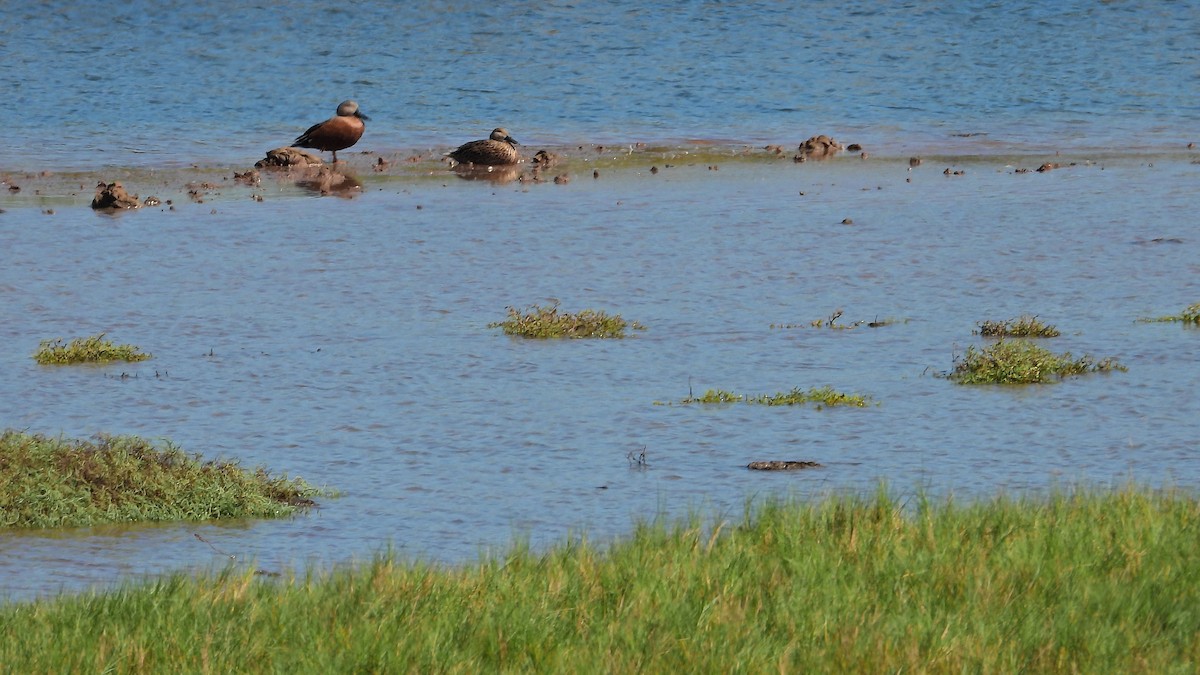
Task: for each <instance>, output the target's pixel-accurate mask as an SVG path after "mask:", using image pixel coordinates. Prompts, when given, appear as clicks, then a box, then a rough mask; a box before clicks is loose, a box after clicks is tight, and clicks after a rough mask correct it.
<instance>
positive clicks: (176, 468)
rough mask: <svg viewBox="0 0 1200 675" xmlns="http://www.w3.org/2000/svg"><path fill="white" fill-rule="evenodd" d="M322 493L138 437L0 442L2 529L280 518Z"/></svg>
mask: <svg viewBox="0 0 1200 675" xmlns="http://www.w3.org/2000/svg"><path fill="white" fill-rule="evenodd" d="M318 492H319V491H318V490H317V489H316V488H314V487H312V486H310V485H308V484H307V483H305V482H304V481H303V480H301V479H299V478H297V479H294V480H289V479H288V478H287V477H286V476H283V477H272V476H270V475H268V474H267V472H266V470H264V469H262V468H259V469H256V470H254V471H248V470H245V469H242V468H241V467H239V466H238V465H237V464H236V463H232V462H202V461H201V460H200V456H199V455H189V454H187V453H184V452H183V451H181V450H179V449H178V448H176V447H175V446H173V445H171V444H170V443H169V442H168V443H166V444H165V447H164V448H162V449H159V448H156V447H155V446H154V445H153V444H152V443H150V442H149V441H146V440H143V439H141V438H138V437H136V436H98V437H96V439H95V440H68V439H62V438H50V437H47V436H41V435H35V434H27V433H22V432H17V431H12V430H8V431H5V432H4V433H3V434H2V435H0V527H20V528H44V527H79V526H89V525H98V524H101V523H124V522H139V521H176V520H213V519H218V518H266V517H277V516H283V515H287V514H290V513H293V512H294V511H295V510H296V509H297V508H298V507H302V506H312V505H313V501H312V497H314V496H316V495H317V494H318Z"/></svg>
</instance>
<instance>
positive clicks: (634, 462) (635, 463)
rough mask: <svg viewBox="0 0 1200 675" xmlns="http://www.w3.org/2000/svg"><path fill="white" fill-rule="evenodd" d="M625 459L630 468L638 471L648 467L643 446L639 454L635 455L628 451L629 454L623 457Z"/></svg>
mask: <svg viewBox="0 0 1200 675" xmlns="http://www.w3.org/2000/svg"><path fill="white" fill-rule="evenodd" d="M625 458H626V459H628V460H629V466H630V467H631V468H633V467H636V468H639V469H644V468H646V467H647V466H649V465H648V464H647V463H646V446H644V445H643V446H642V451H641V452H640V453H638V454H636V455H635V454H633V451H632V450H630V451H629V454H627V455H625Z"/></svg>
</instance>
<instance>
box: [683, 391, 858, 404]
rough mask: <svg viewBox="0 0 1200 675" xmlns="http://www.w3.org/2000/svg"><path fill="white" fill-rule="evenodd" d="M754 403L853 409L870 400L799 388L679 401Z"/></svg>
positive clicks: (722, 393) (726, 393)
mask: <svg viewBox="0 0 1200 675" xmlns="http://www.w3.org/2000/svg"><path fill="white" fill-rule="evenodd" d="M742 402H745V403H754V404H758V405H805V404H808V403H815V404H817V406H818V407H821V406H850V407H855V408H862V407H866V406H867V405H868V404H869V403H871V399H870V398H869V397H867V396H863V395H861V394H846V393H843V392H840V391H836V390H834V389H833V387H828V386H826V387H813V388H811V389H809V390H808V391H804V390H802V389H800V388H799V387H795V388H793V389H792V390H791V391H787V392H779V393H776V394H761V395H758V396H746V395H745V394H735V393H733V392H731V391H725V390H724V389H709V390H708V391H706V392H704V393H703V394H702V395H700V396H692V395H689V396H688V397H687V398H685V399H682V400H680V401H679V403H680V404H682V405H689V404H692V403H701V404H720V403H742Z"/></svg>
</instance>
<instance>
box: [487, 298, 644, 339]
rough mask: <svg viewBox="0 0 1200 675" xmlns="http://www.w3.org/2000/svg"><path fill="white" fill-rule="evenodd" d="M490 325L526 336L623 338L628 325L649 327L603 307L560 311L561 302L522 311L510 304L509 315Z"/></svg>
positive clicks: (508, 333)
mask: <svg viewBox="0 0 1200 675" xmlns="http://www.w3.org/2000/svg"><path fill="white" fill-rule="evenodd" d="M488 328H500V329H503V330H504V333H505V334H506V335H517V336H520V337H526V338H539V339H548V338H623V337H625V329H626V328H629V329H632V330H645V329H646V327H645V326H643V325H642V324H640V323H638V322H636V321H626V320H625V319H622V318H621V316H620V315H612V316H610V315H608V314H606V313H604V312H602V311H600V312H598V311H594V310H590V309H585V310H584V311H582V312H578V313H576V314H571V313H568V312H560V311H558V303H555V304H553V305H550V306H548V307H541V306H539V305H532V306H530V307H529V308H528V309H527V310H526V311H524V312H522V311H521V310H518V309H516V308H514V307H509V308H508V318H507V319H505V320H504V321H497V322H495V323H490V324H488Z"/></svg>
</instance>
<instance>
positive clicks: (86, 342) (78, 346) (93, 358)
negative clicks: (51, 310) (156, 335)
mask: <svg viewBox="0 0 1200 675" xmlns="http://www.w3.org/2000/svg"><path fill="white" fill-rule="evenodd" d="M150 357H151V355H150V354H146V353H144V352H142V351H141V350H140V349H138V348H137V347H136V346H134V345H117V344H113V343H112V341H111V340H105V339H104V333H99V334H97V335H92V336H90V337H83V338H75V339H74V340H71V341H70V342H68V343H64V342H63V341H62V338H58V339H55V340H42V343H41V345H40V346H39V347H38V350H37V351H36V352H35V353H34V355H33V358H34V360H35V361H37V362H38V363H40V364H42V365H51V364H58V365H66V364H72V363H105V362H108V361H145V360H146V359H149V358H150Z"/></svg>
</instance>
